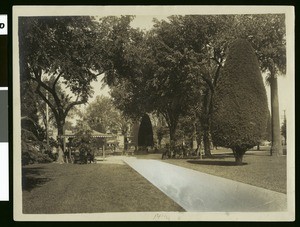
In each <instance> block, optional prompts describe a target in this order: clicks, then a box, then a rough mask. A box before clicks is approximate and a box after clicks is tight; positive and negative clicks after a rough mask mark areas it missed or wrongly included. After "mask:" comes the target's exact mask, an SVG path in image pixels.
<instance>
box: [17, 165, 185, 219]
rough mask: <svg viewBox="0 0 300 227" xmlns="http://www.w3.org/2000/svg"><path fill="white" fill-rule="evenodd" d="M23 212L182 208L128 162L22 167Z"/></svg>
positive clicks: (52, 212) (131, 210) (136, 210)
mask: <svg viewBox="0 0 300 227" xmlns="http://www.w3.org/2000/svg"><path fill="white" fill-rule="evenodd" d="M22 183H23V213H25V214H56V213H98V212H142V211H184V209H183V208H181V207H180V206H179V205H178V204H176V203H175V202H174V201H173V200H171V199H170V198H169V197H167V196H166V195H165V194H163V193H162V192H161V191H159V190H158V189H157V188H156V187H154V186H153V185H152V184H150V183H149V182H148V181H147V180H146V179H144V178H143V177H142V176H141V175H139V174H138V173H137V172H135V171H134V170H133V169H131V168H130V167H129V166H127V165H118V164H87V165H79V164H62V165H60V164H56V163H52V164H34V165H29V166H25V167H23V182H22Z"/></svg>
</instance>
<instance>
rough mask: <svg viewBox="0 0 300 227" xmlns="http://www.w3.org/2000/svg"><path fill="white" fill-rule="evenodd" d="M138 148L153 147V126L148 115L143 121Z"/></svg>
mask: <svg viewBox="0 0 300 227" xmlns="http://www.w3.org/2000/svg"><path fill="white" fill-rule="evenodd" d="M138 146H141V147H148V146H149V147H152V146H153V130H152V124H151V120H150V118H149V116H148V115H147V114H145V115H144V116H143V117H142V120H141V124H140V128H139V133H138Z"/></svg>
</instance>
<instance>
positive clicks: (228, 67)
mask: <svg viewBox="0 0 300 227" xmlns="http://www.w3.org/2000/svg"><path fill="white" fill-rule="evenodd" d="M267 120H268V104H267V96H266V90H265V87H264V84H263V79H262V76H261V72H260V69H259V64H258V60H257V57H256V55H255V53H254V50H253V48H252V47H251V44H250V43H249V42H247V41H245V40H242V39H239V40H236V41H234V42H233V43H232V45H231V46H230V48H229V53H228V57H227V59H226V62H225V65H224V68H223V70H222V72H221V76H220V79H219V82H218V85H217V87H216V90H215V93H214V96H213V113H212V130H211V133H212V139H213V143H214V144H215V145H216V146H223V147H227V148H231V149H232V151H233V153H234V156H235V159H236V163H237V164H242V158H243V155H244V154H245V152H246V151H247V150H248V149H250V148H252V147H253V146H255V145H256V144H257V143H258V141H260V140H261V139H262V136H263V134H264V132H265V130H266V125H267Z"/></svg>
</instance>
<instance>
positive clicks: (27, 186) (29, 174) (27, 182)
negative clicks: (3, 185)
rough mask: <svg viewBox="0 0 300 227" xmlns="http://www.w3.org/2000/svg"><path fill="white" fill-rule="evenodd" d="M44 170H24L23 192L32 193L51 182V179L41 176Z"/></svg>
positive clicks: (33, 168) (28, 168)
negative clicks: (33, 190)
mask: <svg viewBox="0 0 300 227" xmlns="http://www.w3.org/2000/svg"><path fill="white" fill-rule="evenodd" d="M42 169H43V168H37V167H32V168H31V167H27V168H23V170H22V190H23V191H29V192H30V191H31V190H32V189H34V188H36V187H40V186H42V185H43V184H45V183H46V182H48V181H50V180H51V179H50V178H47V177H43V176H42V174H41V171H42Z"/></svg>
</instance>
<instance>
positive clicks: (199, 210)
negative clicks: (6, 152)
mask: <svg viewBox="0 0 300 227" xmlns="http://www.w3.org/2000/svg"><path fill="white" fill-rule="evenodd" d="M294 61H295V60H294V8H293V7H289V6H268V7H262V6H247V7H245V6H14V7H13V114H14V115H13V129H14V132H13V136H14V141H13V160H14V176H13V177H14V188H13V190H14V195H13V200H14V201H13V203H14V219H15V221H293V220H294V219H295V146H294V143H295V138H294V130H295V128H294V127H295V126H294V125H295V122H294V121H295V116H294V112H295V106H294V99H295V97H294V96H295V95H294V77H295V75H294V74H295V72H294Z"/></svg>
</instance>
